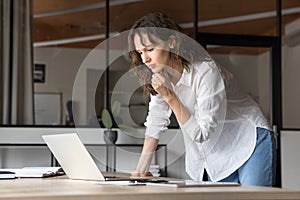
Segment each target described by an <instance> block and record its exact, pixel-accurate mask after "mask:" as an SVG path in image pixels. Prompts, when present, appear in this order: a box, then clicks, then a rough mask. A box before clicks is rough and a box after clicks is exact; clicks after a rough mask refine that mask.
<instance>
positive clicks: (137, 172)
mask: <svg viewBox="0 0 300 200" xmlns="http://www.w3.org/2000/svg"><path fill="white" fill-rule="evenodd" d="M130 174H131V176H133V177H146V176H152V174H151V173H150V172H145V173H142V172H139V171H138V170H136V169H135V168H134V169H132V170H131V171H130Z"/></svg>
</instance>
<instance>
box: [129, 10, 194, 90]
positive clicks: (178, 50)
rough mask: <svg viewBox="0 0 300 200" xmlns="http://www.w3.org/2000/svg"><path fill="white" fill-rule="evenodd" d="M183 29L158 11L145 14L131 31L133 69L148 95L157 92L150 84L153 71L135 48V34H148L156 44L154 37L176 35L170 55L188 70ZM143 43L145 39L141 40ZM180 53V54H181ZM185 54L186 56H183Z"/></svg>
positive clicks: (130, 49)
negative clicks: (174, 45)
mask: <svg viewBox="0 0 300 200" xmlns="http://www.w3.org/2000/svg"><path fill="white" fill-rule="evenodd" d="M181 32H182V30H181V28H180V26H179V25H178V24H176V23H175V22H174V20H173V19H172V18H171V17H169V16H167V15H166V14H164V13H161V12H157V13H151V14H148V15H145V16H143V17H142V18H140V19H139V20H137V21H136V22H135V24H134V25H133V26H132V28H131V29H130V32H129V36H128V47H129V57H130V58H131V71H133V72H134V74H135V75H136V76H137V77H138V78H139V80H140V82H141V84H142V86H143V88H144V92H145V93H146V94H147V95H150V94H153V95H155V94H157V92H156V91H155V90H154V89H153V87H152V85H151V84H150V80H151V76H152V71H151V70H150V69H149V68H148V67H147V66H146V65H145V64H144V63H143V62H142V59H141V56H140V54H139V53H138V52H137V51H136V50H135V45H134V36H135V35H136V34H138V35H139V36H140V38H142V37H141V35H142V34H146V35H147V37H148V38H149V40H150V42H151V43H153V44H156V41H155V40H154V39H153V37H157V38H159V39H160V40H162V41H168V40H169V39H170V37H171V36H175V37H176V47H175V48H174V49H172V51H170V57H171V59H173V62H175V63H179V64H180V66H182V67H183V68H184V69H186V70H187V71H189V70H190V68H189V64H190V62H189V61H188V60H189V59H186V58H187V56H190V53H191V52H189V51H187V49H188V48H187V47H184V45H185V42H184V41H183V40H184V39H183V38H181V36H180V34H179V33H181ZM141 42H142V44H143V41H141ZM179 55H180V56H179ZM182 55H185V56H182Z"/></svg>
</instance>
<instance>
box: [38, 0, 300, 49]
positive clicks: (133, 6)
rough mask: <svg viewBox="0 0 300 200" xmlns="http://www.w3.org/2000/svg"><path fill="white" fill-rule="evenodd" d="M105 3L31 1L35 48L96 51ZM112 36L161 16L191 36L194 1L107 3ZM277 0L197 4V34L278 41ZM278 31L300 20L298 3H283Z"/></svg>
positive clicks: (92, 0)
mask: <svg viewBox="0 0 300 200" xmlns="http://www.w3.org/2000/svg"><path fill="white" fill-rule="evenodd" d="M105 3H106V1H105V0H33V12H34V21H33V40H34V45H35V46H37V47H38V46H63V47H73V48H94V47H95V46H97V45H98V44H99V43H100V42H101V41H103V39H104V38H105V30H106V18H105V16H106V10H105ZM110 5H111V7H110V24H109V28H110V32H111V33H115V32H122V31H126V30H129V29H130V27H131V26H132V24H133V23H134V21H135V20H137V19H138V18H140V17H141V16H143V15H145V14H147V13H151V12H156V11H163V12H166V13H167V14H169V15H170V16H171V17H173V18H174V19H175V21H176V22H177V23H179V24H180V25H181V26H182V27H183V28H184V31H185V32H186V33H187V34H189V35H191V36H192V35H193V20H194V17H193V12H194V8H193V7H194V0H185V1H182V0H163V1H162V0H110ZM275 11H276V0H251V1H249V0H225V1H224V0H199V2H198V12H199V16H198V20H199V23H198V27H199V31H200V32H210V33H229V34H247V35H268V36H275V35H276V12H275ZM282 14H283V15H282V30H283V34H284V27H285V24H286V23H289V22H291V21H293V20H295V19H297V18H300V1H299V0H283V1H282Z"/></svg>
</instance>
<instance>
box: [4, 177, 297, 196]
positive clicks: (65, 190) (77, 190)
mask: <svg viewBox="0 0 300 200" xmlns="http://www.w3.org/2000/svg"><path fill="white" fill-rule="evenodd" d="M0 191H1V195H0V200H2V199H6V200H7V199H9V200H35V199H40V200H46V199H47V200H49V199H53V200H68V199H70V200H71V199H72V200H86V199H89V200H94V199H105V200H120V199H122V200H144V199H163V200H174V199H185V200H194V199H195V200H199V199H206V200H209V199H226V200H232V199H243V200H260V199H264V200H266V199H268V200H271V199H272V200H275V199H280V200H288V199H289V200H290V199H293V200H295V199H300V191H291V190H286V189H280V188H266V187H250V186H233V187H228V186H227V187H194V188H172V187H158V186H117V185H97V184H96V182H94V181H81V180H70V179H66V178H65V177H55V178H44V179H15V180H0Z"/></svg>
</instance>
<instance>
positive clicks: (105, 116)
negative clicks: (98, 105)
mask: <svg viewBox="0 0 300 200" xmlns="http://www.w3.org/2000/svg"><path fill="white" fill-rule="evenodd" d="M120 110H121V104H120V102H118V101H115V102H113V104H112V106H111V113H112V115H113V116H116V115H117V114H119V112H120ZM101 121H102V124H103V125H104V127H105V128H107V129H111V128H112V126H113V117H112V116H111V114H110V112H109V110H108V109H107V108H104V109H103V110H102V114H101Z"/></svg>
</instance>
